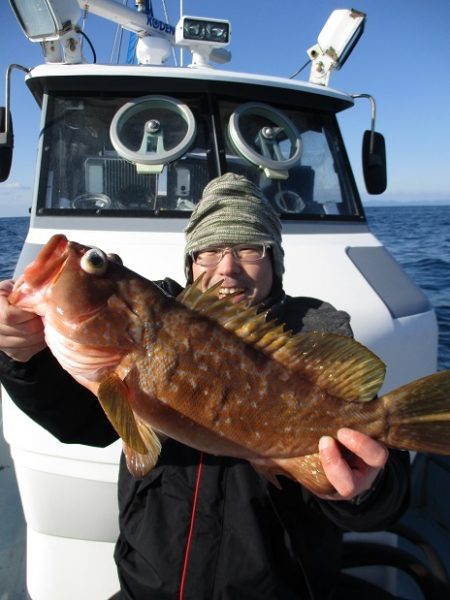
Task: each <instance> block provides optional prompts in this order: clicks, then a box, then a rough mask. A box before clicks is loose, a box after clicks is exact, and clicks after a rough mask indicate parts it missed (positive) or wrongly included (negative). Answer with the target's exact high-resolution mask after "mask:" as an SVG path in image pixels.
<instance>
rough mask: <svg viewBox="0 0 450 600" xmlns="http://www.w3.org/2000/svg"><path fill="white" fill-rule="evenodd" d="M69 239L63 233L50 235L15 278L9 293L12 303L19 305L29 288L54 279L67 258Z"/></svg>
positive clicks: (42, 284)
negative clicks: (21, 272)
mask: <svg viewBox="0 0 450 600" xmlns="http://www.w3.org/2000/svg"><path fill="white" fill-rule="evenodd" d="M68 245H69V241H68V239H67V238H66V236H65V235H62V234H58V235H54V236H52V237H51V238H50V239H49V241H48V242H47V243H46V244H45V246H44V247H43V248H42V249H41V251H40V252H39V253H38V255H37V256H36V258H35V260H34V261H33V263H31V264H30V265H29V266H28V267H27V268H26V269H25V271H24V272H23V274H22V275H21V276H20V277H19V279H18V280H17V282H16V284H15V286H14V289H13V291H12V292H11V294H10V295H9V301H10V302H11V303H12V304H16V305H20V300H21V299H22V297H23V296H25V295H26V290H27V289H30V288H34V289H36V288H42V287H45V286H46V285H47V284H48V283H49V282H52V281H55V280H56V279H57V277H58V275H59V273H60V272H61V269H62V267H63V265H64V263H65V261H66V259H67V248H68Z"/></svg>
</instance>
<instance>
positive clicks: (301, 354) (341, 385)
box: [273, 331, 386, 402]
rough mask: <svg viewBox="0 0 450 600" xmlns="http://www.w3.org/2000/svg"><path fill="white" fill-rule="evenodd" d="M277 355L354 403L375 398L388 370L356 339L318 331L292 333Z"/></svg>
mask: <svg viewBox="0 0 450 600" xmlns="http://www.w3.org/2000/svg"><path fill="white" fill-rule="evenodd" d="M273 358H274V359H275V360H278V361H280V362H281V363H283V364H284V365H286V366H287V367H289V368H290V369H292V370H294V371H297V372H300V373H302V374H303V375H305V376H306V377H307V378H308V379H309V380H310V381H313V382H314V383H316V384H317V385H318V386H319V387H320V388H321V389H322V390H325V391H326V392H328V393H330V394H333V395H334V396H338V397H339V398H342V399H343V400H348V401H351V402H368V401H369V400H372V399H373V398H374V397H375V396H376V394H377V392H378V390H379V389H380V387H381V385H382V384H383V381H384V376H385V372H386V365H385V364H384V363H383V361H382V360H380V359H379V358H378V356H376V354H374V353H373V352H372V351H371V350H369V349H368V348H366V347H365V346H363V345H362V344H360V343H359V342H357V341H356V340H354V339H353V338H349V337H346V336H343V335H337V334H334V333H323V332H318V331H313V332H309V333H304V334H302V333H300V334H297V335H294V336H292V337H291V339H290V340H288V342H287V343H286V344H285V345H284V346H282V347H281V348H279V349H278V350H276V351H275V352H274V353H273Z"/></svg>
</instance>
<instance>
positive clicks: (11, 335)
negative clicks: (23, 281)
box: [0, 280, 46, 362]
mask: <svg viewBox="0 0 450 600" xmlns="http://www.w3.org/2000/svg"><path fill="white" fill-rule="evenodd" d="M13 285H14V282H13V281H12V280H5V281H1V282H0V350H2V351H3V352H4V353H5V354H6V355H7V356H9V357H10V358H12V359H14V360H17V361H20V362H26V361H28V360H30V358H31V357H32V356H34V355H35V354H37V353H38V352H40V351H41V350H43V349H44V348H45V346H46V343H45V339H44V326H43V324H42V319H41V318H40V317H38V316H37V315H35V314H33V313H30V312H25V311H24V310H21V309H20V308H16V307H15V306H12V305H11V304H9V302H8V299H7V297H8V296H9V294H10V293H11V291H12V289H13Z"/></svg>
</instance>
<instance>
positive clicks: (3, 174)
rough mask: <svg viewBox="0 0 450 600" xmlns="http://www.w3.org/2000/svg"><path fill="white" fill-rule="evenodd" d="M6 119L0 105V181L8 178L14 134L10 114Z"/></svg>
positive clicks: (3, 109)
mask: <svg viewBox="0 0 450 600" xmlns="http://www.w3.org/2000/svg"><path fill="white" fill-rule="evenodd" d="M8 121H9V122H8V123H7V119H6V109H5V108H4V107H3V106H0V182H1V181H6V180H7V179H8V177H9V172H10V170H11V163H12V155H13V146H14V136H13V128H12V119H11V114H9V120H8ZM7 125H8V127H7Z"/></svg>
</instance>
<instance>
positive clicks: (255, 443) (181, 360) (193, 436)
mask: <svg viewBox="0 0 450 600" xmlns="http://www.w3.org/2000/svg"><path fill="white" fill-rule="evenodd" d="M9 301H10V302H11V303H12V304H15V305H16V306H19V307H21V308H23V309H25V310H29V311H32V312H35V313H36V314H38V315H41V316H42V318H43V321H44V324H45V333H46V340H47V343H48V345H49V347H50V349H51V350H52V352H53V353H54V355H55V356H56V358H57V360H58V361H59V362H60V363H61V365H62V366H63V367H64V369H66V370H67V371H68V372H69V373H71V375H72V376H73V377H74V378H75V379H77V381H79V382H80V383H82V384H83V385H85V386H86V387H88V388H89V389H90V390H91V391H92V392H93V393H94V394H96V395H97V396H98V399H99V401H100V403H101V405H102V406H103V408H104V410H105V412H106V414H107V416H108V418H109V419H110V420H111V422H112V424H113V425H114V427H115V428H116V430H117V432H118V433H119V435H120V436H121V438H122V440H123V441H124V450H125V454H126V457H127V462H128V467H129V469H130V471H131V472H132V473H133V474H135V475H136V476H142V475H143V474H144V473H146V472H147V471H148V470H149V469H151V468H152V466H153V465H154V464H155V462H156V461H157V458H158V454H159V450H160V443H159V438H158V436H157V435H156V434H155V431H156V432H158V434H165V435H167V436H170V437H172V438H175V439H177V440H179V441H180V442H183V443H185V444H187V445H189V446H192V447H195V448H198V449H200V450H204V451H206V452H209V453H211V454H217V455H228V456H234V457H239V458H243V459H246V460H248V461H249V462H250V463H251V464H252V465H254V467H255V468H256V469H258V470H259V471H262V472H264V474H265V475H266V476H267V477H269V478H270V479H272V480H275V476H276V475H277V474H284V475H288V476H290V477H292V478H294V479H296V480H297V481H299V482H301V483H303V484H304V485H306V486H307V487H309V488H310V489H312V490H314V491H317V492H320V493H327V492H330V491H331V489H330V484H329V483H328V481H327V479H326V477H325V475H324V473H323V471H322V469H321V465H320V460H319V458H318V454H317V447H318V441H319V438H320V437H321V436H322V435H331V436H335V434H336V432H337V430H338V429H339V428H340V427H343V426H346V427H351V428H354V429H357V430H359V431H362V432H364V433H366V434H368V435H370V436H372V437H373V438H375V439H378V440H381V441H383V442H384V443H386V444H387V445H388V446H391V447H396V448H403V449H408V450H417V451H432V452H437V453H441V454H450V371H443V372H440V373H437V374H435V375H432V376H430V377H425V378H423V379H421V380H418V381H416V382H413V383H411V384H409V385H406V386H404V387H402V388H400V389H398V390H395V391H393V392H391V393H389V394H386V395H385V396H383V397H382V398H379V399H375V400H374V399H373V398H374V397H375V396H376V393H377V391H378V390H379V388H380V386H381V384H382V382H383V379H384V372H385V367H384V364H383V363H382V362H381V361H380V360H379V359H378V358H377V357H376V356H375V355H374V354H373V353H372V352H370V351H369V350H368V349H367V348H365V347H364V346H362V345H361V344H359V343H357V342H356V341H354V340H352V339H349V338H346V337H343V336H338V335H331V334H322V333H308V334H298V335H291V334H290V333H286V332H284V330H283V327H282V326H276V325H274V324H273V323H271V322H266V314H265V313H258V310H257V308H255V307H251V308H245V307H243V306H242V305H236V304H234V303H233V302H231V301H229V300H221V299H218V297H217V289H216V288H211V289H210V290H208V291H207V292H206V293H202V292H201V291H200V286H199V285H198V284H195V283H194V284H193V285H192V286H191V287H190V288H187V289H186V290H185V291H184V292H183V293H182V294H181V295H180V297H179V298H178V299H177V300H175V299H173V298H170V297H168V296H167V295H165V294H164V293H163V292H162V291H161V290H160V289H159V288H158V287H157V286H156V285H154V284H153V283H151V282H150V281H148V280H146V279H144V278H143V277H141V276H139V275H137V274H136V273H134V272H132V271H130V270H129V269H126V268H125V267H124V266H122V265H121V264H118V263H117V262H114V261H112V260H110V259H109V258H108V257H107V256H106V255H105V254H104V253H103V252H102V251H101V250H99V249H96V248H88V247H86V246H83V245H81V244H78V243H75V242H69V241H67V239H66V238H65V237H64V236H63V235H56V236H53V237H52V238H51V239H50V240H49V242H48V243H47V244H46V246H45V247H44V248H43V249H42V250H41V252H40V253H39V255H38V256H37V258H36V260H35V261H34V262H33V263H32V264H31V265H29V266H28V268H27V269H26V270H25V272H24V274H23V275H22V276H21V277H20V279H19V280H18V281H17V283H16V285H15V287H14V290H13V292H12V293H11V295H10V296H9Z"/></svg>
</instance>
